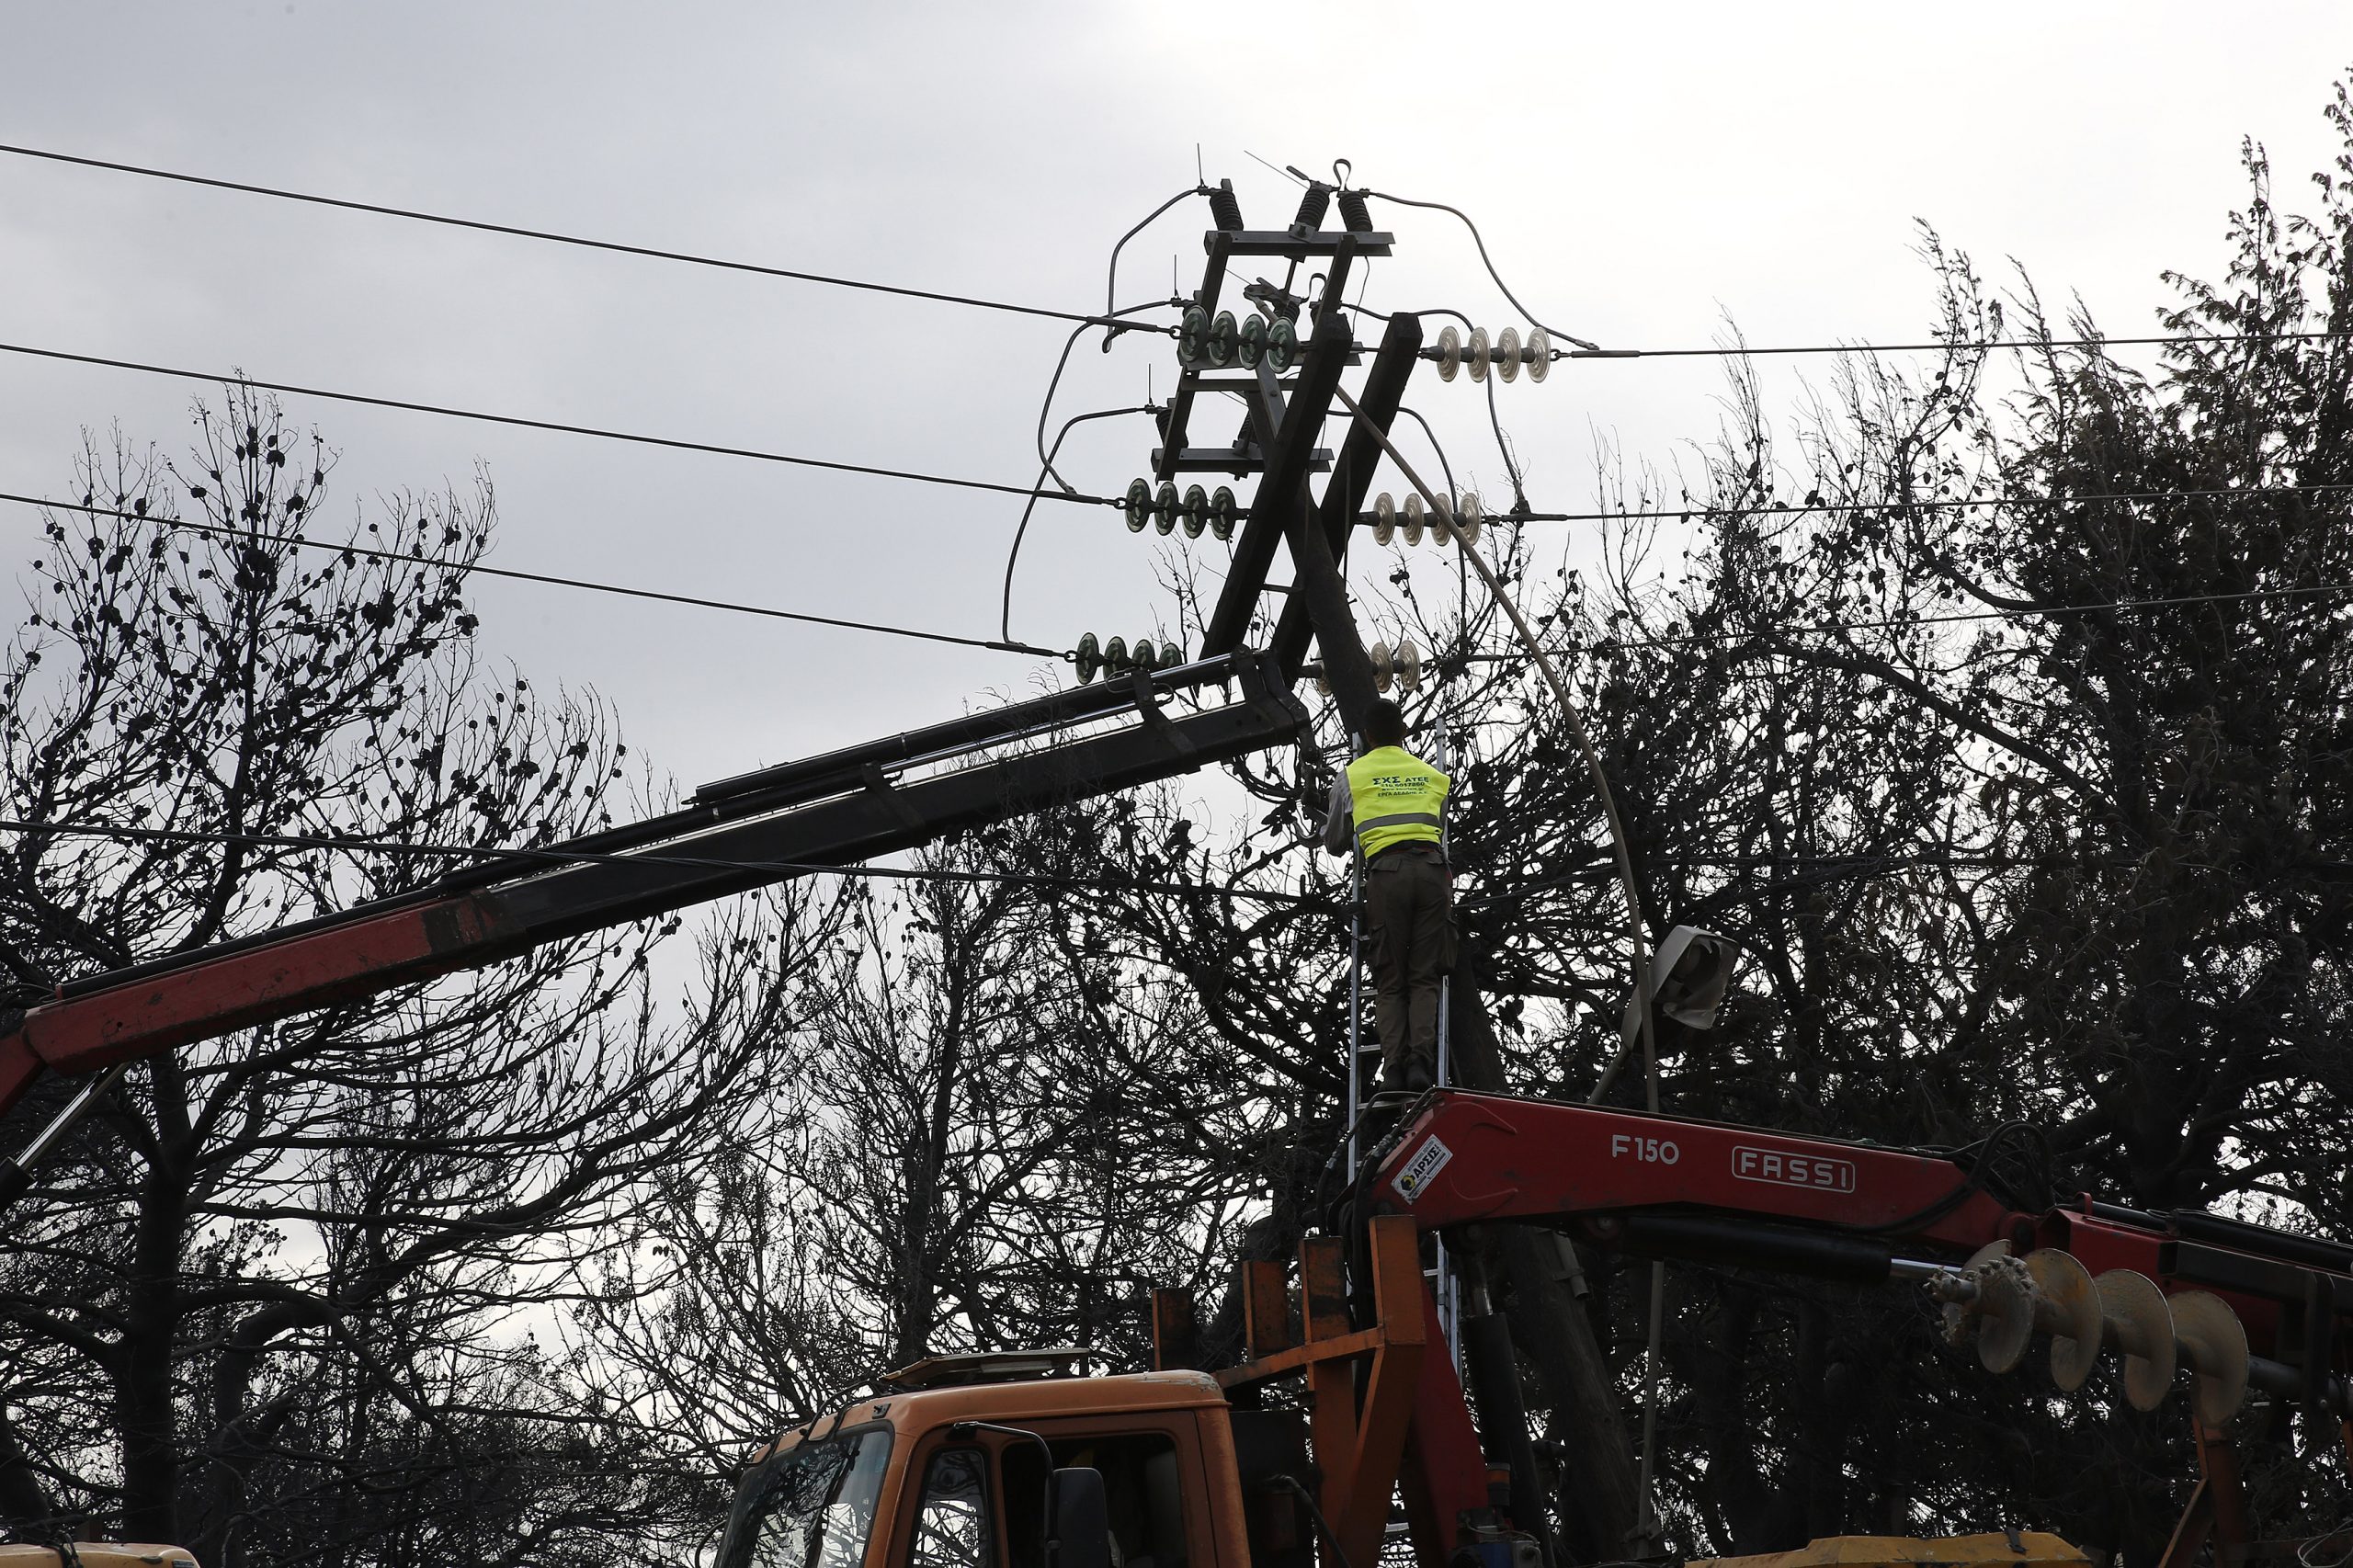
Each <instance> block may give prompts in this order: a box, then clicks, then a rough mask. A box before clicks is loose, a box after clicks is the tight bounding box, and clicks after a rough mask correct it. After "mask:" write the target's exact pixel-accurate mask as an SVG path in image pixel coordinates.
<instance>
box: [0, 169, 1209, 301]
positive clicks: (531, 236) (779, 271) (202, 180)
mask: <svg viewBox="0 0 2353 1568" xmlns="http://www.w3.org/2000/svg"><path fill="white" fill-rule="evenodd" d="M0 153H11V154H13V155H15V156H17V157H20V158H41V159H45V160H47V161H48V162H50V163H53V164H74V165H80V166H81V167H84V168H91V169H108V170H110V171H112V172H114V173H116V174H125V175H138V176H142V177H143V178H146V179H161V180H174V181H176V182H178V183H179V184H181V185H200V186H210V187H212V188H214V189H216V190H234V191H242V192H244V194H246V195H248V196H267V197H274V198H276V199H278V200H281V201H301V202H308V203H309V204H311V205H312V206H314V207H339V208H342V209H344V210H347V211H351V212H372V213H375V214H377V215H378V216H380V217H385V218H406V219H409V220H411V221H412V222H419V223H438V224H441V225H442V226H444V227H447V228H452V229H472V230H476V231H478V232H480V233H488V234H508V235H513V236H515V237H517V238H518V239H526V240H544V241H546V242H548V243H549V244H559V245H576V246H578V247H580V248H582V249H585V250H600V251H611V252H614V253H616V254H618V255H621V256H648V257H651V258H652V259H654V260H656V261H677V262H684V263H686V264H688V266H690V267H718V268H721V269H722V270H724V271H728V272H749V273H754V274H756V275H757V276H759V277H763V278H790V279H791V280H793V281H795V282H800V283H823V284H825V285H827V286H828V287H831V288H835V289H858V290H866V291H868V292H870V293H876V294H896V295H899V296H901V297H902V298H904V299H911V300H930V301H936V302H938V303H939V304H946V305H965V306H969V307H971V308H972V309H974V310H983V311H1005V312H1010V313H1012V314H1015V315H1025V316H1043V317H1046V318H1048V319H1050V320H1053V321H1070V322H1077V323H1079V324H1082V325H1090V326H1092V325H1119V326H1123V327H1124V328H1125V330H1128V331H1131V332H1134V331H1142V330H1150V331H1154V332H1160V331H1167V332H1172V333H1173V332H1174V331H1175V329H1174V328H1161V327H1153V328H1149V329H1146V328H1139V327H1136V326H1134V325H1132V324H1124V323H1119V322H1111V321H1107V320H1106V319H1105V318H1103V317H1101V316H1090V315H1086V314H1084V313H1082V312H1077V311H1056V310H1049V309H1047V308H1046V307H1045V306H1042V305H1017V304H1013V303H1011V302H1009V301H1004V300H984V299H981V298H979V297H977V296H974V295H970V294H948V293H941V292H938V291H937V290H930V289H910V288H905V287H903V286H901V285H899V284H895V283H877V282H873V281H871V280H870V279H867V278H840V277H835V276H833V275H831V274H828V273H823V272H801V271H798V270H795V269H793V268H791V267H767V266H764V265H762V264H760V263H757V262H750V261H729V260H726V259H724V258H722V257H719V256H698V255H695V254H693V253H691V252H688V251H674V250H662V249H659V248H657V247H654V246H652V245H632V244H621V243H620V242H619V241H616V240H594V239H586V238H584V237H582V236H580V235H578V234H562V233H554V232H553V231H551V230H547V229H525V228H519V227H517V226H516V225H514V224H511V223H492V222H483V221H482V220H480V219H474V218H453V217H449V216H448V215H447V214H444V213H439V212H424V211H419V210H415V209H412V208H406V207H385V206H381V205H379V204H378V203H375V202H372V201H351V200H347V199H344V198H342V197H335V196H319V195H315V194H313V193H312V192H309V191H301V190H285V189H281V188H279V187H275V186H267V185H248V184H245V183H244V182H243V181H240V180H228V179H213V178H211V177H210V176H204V175H190V174H181V173H178V172H177V171H175V170H172V169H156V168H148V167H145V166H143V165H138V164H119V163H115V162H112V161H111V160H108V159H106V158H85V157H81V156H78V155H76V154H74V153H52V152H50V151H48V150H47V149H45V148H40V147H19V146H12V145H8V144H6V143H0ZM1192 194H1193V193H1192V192H1191V191H1187V192H1185V193H1184V195H1186V196H1190V195H1192ZM1179 199H1181V198H1179ZM1170 205H1172V206H1173V205H1175V203H1174V202H1171V203H1170ZM1154 216H1155V217H1157V216H1158V214H1157V213H1155V214H1154Z"/></svg>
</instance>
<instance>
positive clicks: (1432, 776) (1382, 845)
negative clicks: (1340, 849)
mask: <svg viewBox="0 0 2353 1568" xmlns="http://www.w3.org/2000/svg"><path fill="white" fill-rule="evenodd" d="M1448 784H1449V779H1448V778H1447V777H1446V775H1445V774H1443V773H1440V772H1439V771H1438V769H1437V768H1435V767H1431V766H1430V765H1429V764H1428V763H1427V762H1424V761H1423V760H1422V759H1421V758H1420V757H1418V756H1415V755H1414V754H1413V753H1412V752H1409V751H1407V750H1406V749H1405V748H1404V747H1403V746H1375V747H1374V748H1373V749H1372V750H1370V751H1369V752H1367V753H1365V754H1364V755H1363V756H1360V757H1358V758H1357V759H1356V760H1355V761H1354V762H1352V763H1350V764H1348V816H1349V821H1350V823H1351V824H1352V825H1353V826H1354V827H1355V828H1356V832H1357V852H1358V854H1360V855H1362V856H1363V857H1364V858H1366V859H1367V860H1370V859H1371V858H1373V857H1374V856H1376V855H1379V854H1380V853H1381V851H1382V850H1384V849H1388V848H1391V847H1392V846H1396V845H1400V844H1436V843H1437V842H1438V812H1440V811H1442V810H1443V809H1444V808H1445V806H1446V791H1447V787H1448Z"/></svg>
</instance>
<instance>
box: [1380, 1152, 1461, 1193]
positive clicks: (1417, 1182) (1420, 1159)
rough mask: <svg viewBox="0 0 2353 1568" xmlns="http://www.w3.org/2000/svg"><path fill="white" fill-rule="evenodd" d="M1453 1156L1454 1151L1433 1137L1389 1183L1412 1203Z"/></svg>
mask: <svg viewBox="0 0 2353 1568" xmlns="http://www.w3.org/2000/svg"><path fill="white" fill-rule="evenodd" d="M1452 1158H1454V1151H1453V1150H1451V1149H1449V1148H1448V1147H1447V1146H1446V1145H1445V1144H1443V1143H1441V1142H1438V1140H1437V1139H1436V1138H1432V1139H1430V1140H1429V1142H1427V1143H1424V1144H1423V1145H1422V1146H1421V1147H1420V1148H1419V1149H1416V1150H1415V1152H1414V1157H1413V1158H1412V1159H1410V1160H1408V1161H1406V1162H1405V1168H1404V1170H1402V1171H1399V1172H1398V1173H1397V1174H1396V1175H1395V1176H1392V1177H1391V1178H1390V1182H1389V1185H1390V1186H1392V1187H1395V1188H1396V1189H1397V1196H1398V1197H1400V1198H1402V1199H1404V1200H1405V1201H1406V1202H1408V1203H1411V1202H1412V1201H1414V1199H1416V1198H1419V1197H1420V1196H1421V1195H1422V1189H1423V1188H1424V1187H1427V1186H1429V1184H1430V1180H1431V1178H1432V1177H1434V1176H1437V1175H1438V1172H1440V1171H1442V1170H1444V1169H1446V1162H1447V1161H1449V1160H1450V1159H1452Z"/></svg>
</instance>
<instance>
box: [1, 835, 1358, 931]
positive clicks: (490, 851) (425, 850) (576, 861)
mask: <svg viewBox="0 0 2353 1568" xmlns="http://www.w3.org/2000/svg"><path fill="white" fill-rule="evenodd" d="M0 831H5V832H10V833H20V834H40V835H58V836H63V837H71V838H119V839H125V840H130V841H134V842H140V841H161V842H168V843H186V844H243V845H252V846H260V847H264V848H283V849H335V850H346V851H349V852H350V853H353V854H386V855H413V856H422V857H426V858H445V859H453V860H466V859H471V860H514V861H528V862H529V863H531V864H533V865H565V866H569V865H597V866H604V865H634V866H683V867H688V868H690V869H699V870H714V871H763V872H769V871H772V872H775V873H777V874H778V875H779V876H803V875H809V876H829V877H869V878H881V879H886V880H896V881H948V882H982V883H1003V884H1005V885H1007V886H1013V887H1033V888H1042V889H1058V888H1059V889H1067V890H1074V891H1086V892H1156V893H1172V894H1184V895H1188V896H1191V897H1195V898H1219V899H1228V900H1238V901H1241V902H1245V903H1272V904H1281V905H1286V906H1290V907H1296V908H1302V909H1319V910H1334V911H1336V910H1337V909H1338V908H1339V905H1337V904H1335V903H1331V902H1330V901H1328V900H1325V899H1318V898H1310V897H1308V896H1306V895H1305V894H1303V893H1288V892H1259V891H1257V890H1256V889H1251V888H1212V887H1206V886H1196V885H1193V884H1189V883H1184V882H1143V881H1133V882H1130V881H1088V880H1086V879H1084V878H1079V877H1045V876H1028V875H1023V874H1021V873H1019V872H1014V871H949V870H924V869H913V868H908V867H902V866H867V865H851V866H830V865H825V864H823V863H821V862H815V861H804V860H736V859H729V858H721V857H717V856H707V855H662V854H642V855H636V854H632V855H601V854H596V853H592V852H589V851H586V850H576V849H562V848H551V849H514V848H492V847H487V846H475V845H449V844H417V843H414V842H411V841H408V840H404V839H395V838H332V837H327V836H325V835H312V834H272V833H217V832H216V833H201V832H197V831H194V830H192V829H184V828H168V827H129V826H117V825H112V824H97V825H94V826H68V825H61V824H56V823H38V822H26V821H24V820H22V819H20V818H16V817H0Z"/></svg>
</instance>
